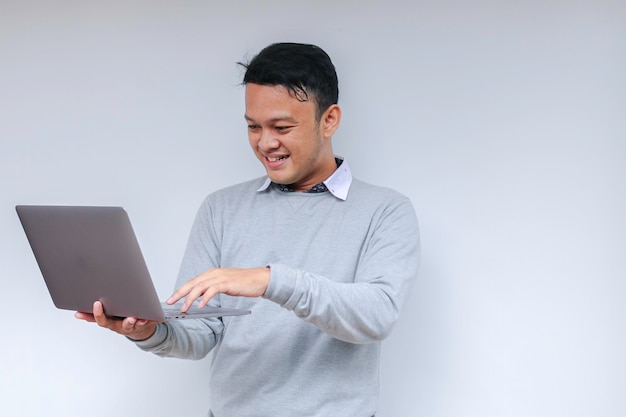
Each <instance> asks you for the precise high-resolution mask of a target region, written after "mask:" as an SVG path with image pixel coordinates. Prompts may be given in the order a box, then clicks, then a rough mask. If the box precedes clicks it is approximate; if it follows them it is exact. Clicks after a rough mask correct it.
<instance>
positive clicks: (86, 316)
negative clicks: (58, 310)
mask: <svg viewBox="0 0 626 417" xmlns="http://www.w3.org/2000/svg"><path fill="white" fill-rule="evenodd" d="M74 317H76V318H77V319H79V320H85V321H88V322H90V323H94V322H95V321H96V319H95V318H94V317H93V314H91V313H85V312H82V311H77V312H76V313H74Z"/></svg>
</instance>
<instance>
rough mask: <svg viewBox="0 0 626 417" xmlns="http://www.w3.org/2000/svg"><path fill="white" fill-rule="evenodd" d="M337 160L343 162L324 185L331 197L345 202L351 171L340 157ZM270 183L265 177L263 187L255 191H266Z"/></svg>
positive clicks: (350, 180) (350, 182) (346, 162)
mask: <svg viewBox="0 0 626 417" xmlns="http://www.w3.org/2000/svg"><path fill="white" fill-rule="evenodd" d="M338 158H339V159H341V160H343V163H342V164H341V166H339V168H337V169H336V170H335V172H333V174H332V175H331V176H330V177H328V178H327V179H326V181H324V185H325V186H326V187H328V191H330V193H331V194H332V195H334V196H335V197H337V198H338V199H340V200H346V199H347V198H348V190H350V184H352V171H350V167H349V166H348V161H346V160H345V159H343V158H341V157H338ZM271 183H272V180H270V179H269V177H266V178H265V181H264V182H263V185H261V186H260V187H259V188H258V189H257V191H258V192H260V191H265V190H267V189H268V188H269V186H270V184H271Z"/></svg>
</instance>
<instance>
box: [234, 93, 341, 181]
mask: <svg viewBox="0 0 626 417" xmlns="http://www.w3.org/2000/svg"><path fill="white" fill-rule="evenodd" d="M326 113H327V112H326ZM326 113H325V114H326ZM324 117H325V116H324V115H323V116H322V122H321V123H320V122H318V120H317V118H316V104H315V101H314V100H309V101H298V100H297V99H296V98H295V97H294V96H293V95H292V94H290V93H289V91H288V90H287V89H286V88H285V87H283V86H266V85H259V84H252V83H248V84H247V85H246V114H245V118H246V122H247V123H248V138H249V140H250V146H251V147H252V150H253V151H254V153H255V154H256V156H257V158H259V160H260V161H261V163H262V164H263V166H264V167H265V170H266V171H267V175H268V176H269V177H270V179H271V180H272V181H274V182H276V183H279V184H291V185H292V187H293V188H294V189H295V190H296V191H304V190H307V189H309V188H311V187H312V186H314V185H315V184H317V183H320V182H322V181H324V180H325V179H326V178H328V177H329V176H330V175H331V174H332V173H333V172H334V170H335V169H336V165H335V160H334V156H333V152H332V147H331V143H330V134H332V132H330V133H329V130H328V129H327V128H324V126H325V124H324ZM332 131H333V132H334V129H332Z"/></svg>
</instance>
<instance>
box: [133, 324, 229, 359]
mask: <svg viewBox="0 0 626 417" xmlns="http://www.w3.org/2000/svg"><path fill="white" fill-rule="evenodd" d="M220 327H221V326H220V324H219V323H217V320H214V321H213V322H211V321H210V320H207V319H194V320H188V321H178V322H167V323H159V324H158V326H157V328H156V331H155V333H154V334H153V335H152V336H151V337H150V338H148V339H146V340H142V341H136V342H135V343H136V345H137V346H138V347H139V348H140V349H142V350H144V351H147V352H151V353H154V354H155V355H158V356H161V357H173V358H180V359H192V360H197V359H202V358H203V357H205V356H206V355H207V354H208V353H209V352H210V351H211V349H213V347H214V346H215V344H216V343H217V339H218V334H220V333H221V332H219V333H216V331H215V330H216V328H220Z"/></svg>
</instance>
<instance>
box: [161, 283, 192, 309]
mask: <svg viewBox="0 0 626 417" xmlns="http://www.w3.org/2000/svg"><path fill="white" fill-rule="evenodd" d="M192 281H193V280H189V281H187V282H186V283H184V284H183V285H182V286H181V287H180V288H178V289H177V290H176V291H174V292H173V293H172V295H171V296H170V298H168V299H167V301H166V303H167V304H176V303H177V302H178V301H179V300H180V299H181V298H183V297H185V296H186V295H187V294H189V291H191V289H192V288H193V283H192Z"/></svg>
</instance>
